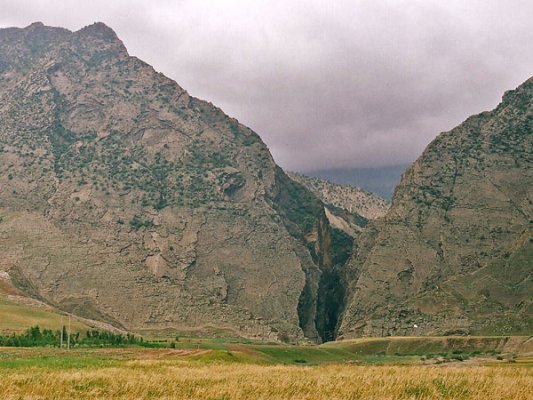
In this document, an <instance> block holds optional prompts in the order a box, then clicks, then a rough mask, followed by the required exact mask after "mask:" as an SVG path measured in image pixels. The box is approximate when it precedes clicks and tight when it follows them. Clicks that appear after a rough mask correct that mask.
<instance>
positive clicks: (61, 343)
mask: <svg viewBox="0 0 533 400" xmlns="http://www.w3.org/2000/svg"><path fill="white" fill-rule="evenodd" d="M64 328H65V325H63V316H61V333H60V334H59V348H60V349H62V348H63V329H64Z"/></svg>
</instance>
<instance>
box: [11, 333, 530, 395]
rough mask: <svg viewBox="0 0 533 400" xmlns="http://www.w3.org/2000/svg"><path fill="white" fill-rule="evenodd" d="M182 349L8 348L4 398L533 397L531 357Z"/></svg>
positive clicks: (297, 348)
mask: <svg viewBox="0 0 533 400" xmlns="http://www.w3.org/2000/svg"><path fill="white" fill-rule="evenodd" d="M183 347H184V348H182V349H180V348H178V349H140V348H124V349H75V350H71V351H70V352H67V351H65V350H59V349H42V348H41V349H37V348H34V349H17V348H2V349H0V382H1V385H0V398H1V399H4V400H15V399H58V400H61V399H128V400H129V399H211V400H214V399H219V400H222V399H224V400H226V399H227V400H229V399H232V400H239V399H243V400H244V399H246V400H248V399H265V400H266V399H313V400H321V399H328V400H333V399H343V400H344V399H380V400H386V399H472V400H477V399H479V400H481V399H483V400H486V399H501V400H504V399H509V400H510V399H513V400H514V399H524V400H527V399H533V357H531V356H528V355H518V356H511V357H510V358H508V357H507V356H504V357H502V356H500V355H498V356H494V355H493V356H488V355H480V356H477V357H473V358H468V359H465V360H464V361H459V360H457V359H448V361H447V362H439V360H440V358H437V359H430V360H428V359H427V358H426V357H422V358H421V357H418V356H417V357H415V356H390V357H389V356H387V355H383V356H360V357H359V358H357V357H354V358H353V359H352V360H344V361H342V362H341V361H339V360H340V359H339V358H337V357H341V352H340V349H337V350H339V353H335V351H333V353H331V354H330V352H331V349H329V350H328V349H327V346H326V349H325V350H324V347H322V346H320V347H317V346H312V347H309V348H308V349H307V350H306V347H305V346H266V345H264V346H262V345H246V344H230V345H227V346H219V348H216V347H217V346H211V347H212V348H205V346H200V345H198V346H196V347H195V348H192V347H194V346H186V345H185V344H183ZM186 347H189V348H186ZM323 351H326V353H323V354H322V355H320V354H319V353H320V352H323ZM327 354H330V356H327ZM296 357H300V358H296ZM335 360H337V361H335Z"/></svg>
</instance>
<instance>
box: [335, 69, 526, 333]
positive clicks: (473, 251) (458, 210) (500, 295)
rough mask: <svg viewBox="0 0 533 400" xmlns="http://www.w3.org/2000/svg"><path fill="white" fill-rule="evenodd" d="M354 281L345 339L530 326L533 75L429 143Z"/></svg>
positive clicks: (368, 245) (361, 248) (377, 226)
mask: <svg viewBox="0 0 533 400" xmlns="http://www.w3.org/2000/svg"><path fill="white" fill-rule="evenodd" d="M345 282H346V284H347V286H348V287H349V288H348V295H347V298H346V306H345V312H344V316H343V318H342V321H341V324H340V327H339V333H340V335H341V336H344V337H354V336H359V335H377V336H382V335H429V334H431V335H436V334H450V333H470V334H476V333H479V334H513V333H514V334H518V333H527V334H530V333H531V330H532V329H533V78H532V79H530V80H528V81H527V82H525V83H524V84H523V85H521V86H520V87H519V88H517V89H516V90H513V91H510V92H507V93H506V94H505V95H504V97H503V101H502V103H501V104H500V105H499V106H498V107H496V109H494V110H493V111H491V112H484V113H481V114H479V115H476V116H473V117H471V118H469V119H467V120H466V121H465V122H464V123H463V124H462V125H460V126H458V127H457V128H455V129H453V130H451V131H450V132H447V133H443V134H441V135H440V136H439V137H437V139H435V140H434V141H433V142H432V143H431V144H430V145H429V146H428V147H427V149H426V150H425V151H424V153H423V155H422V156H421V157H420V158H419V159H418V160H417V161H416V162H415V163H414V164H413V165H412V166H411V167H410V168H409V169H408V170H407V171H406V173H405V174H404V175H403V177H402V181H401V183H400V185H399V186H398V187H397V189H396V191H395V194H394V198H393V202H392V207H391V209H390V211H389V212H388V214H387V216H386V217H385V218H383V219H381V220H378V221H375V222H372V223H371V224H370V225H369V227H368V228H367V229H366V231H365V232H364V233H363V235H361V237H360V240H359V242H358V245H357V251H356V254H355V255H354V256H353V258H352V259H351V261H350V262H349V265H348V267H347V273H346V276H345Z"/></svg>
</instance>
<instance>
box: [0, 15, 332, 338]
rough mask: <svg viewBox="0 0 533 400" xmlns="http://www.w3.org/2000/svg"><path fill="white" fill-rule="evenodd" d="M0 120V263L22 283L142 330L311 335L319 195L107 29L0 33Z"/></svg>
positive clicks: (325, 235) (322, 248) (325, 251)
mask: <svg viewBox="0 0 533 400" xmlns="http://www.w3.org/2000/svg"><path fill="white" fill-rule="evenodd" d="M0 118H1V124H0V253H1V254H2V257H1V260H0V270H1V271H5V272H7V273H8V274H9V275H10V277H11V279H12V281H13V282H15V283H16V284H17V286H18V287H19V288H22V289H24V290H25V292H26V293H30V294H32V295H33V296H34V297H36V298H39V299H40V300H42V301H45V302H47V303H49V304H52V305H54V306H57V307H59V308H61V309H64V310H69V311H72V312H74V313H77V314H79V315H81V316H83V317H87V318H93V319H99V320H102V321H106V322H109V323H112V324H114V325H115V326H122V327H125V328H127V329H130V330H135V331H141V332H142V331H143V330H147V329H149V330H151V331H154V330H163V329H170V330H175V331H180V332H181V331H190V330H194V331H195V332H197V333H207V332H210V331H215V332H218V333H220V332H222V331H226V332H227V333H228V334H230V335H242V336H247V337H264V338H271V339H295V338H302V337H303V335H304V334H305V335H306V336H307V337H308V338H311V339H317V338H319V336H320V332H319V330H320V329H319V330H317V325H316V321H315V317H316V310H317V298H318V290H319V287H318V286H319V283H318V281H319V279H320V276H321V274H322V270H325V269H327V268H330V261H329V260H330V259H331V257H332V256H331V254H330V246H329V245H327V243H329V240H330V239H329V224H328V222H327V220H326V218H325V215H324V211H323V207H322V203H321V202H320V201H319V200H318V199H317V198H316V197H315V196H313V195H312V194H310V193H309V192H308V191H307V190H306V189H305V188H303V187H302V186H301V185H298V184H294V183H292V181H290V180H289V179H288V178H287V177H286V176H285V174H284V172H283V171H282V170H281V169H279V167H277V166H276V165H275V163H274V161H273V159H272V157H271V155H270V153H269V152H268V149H267V148H266V146H265V145H264V143H263V142H262V141H261V139H260V138H259V137H258V136H257V135H256V134H255V133H254V132H252V131H251V130H250V129H248V128H246V127H245V126H243V125H241V124H239V122H238V121H237V120H235V119H232V118H229V117H228V116H226V115H225V114H224V113H223V112H222V111H221V110H220V109H218V108H216V107H215V106H213V105H212V104H210V103H207V102H204V101H201V100H198V99H195V98H193V97H191V96H190V95H189V94H188V93H187V92H186V91H185V90H184V89H182V88H181V87H180V86H178V84H176V83H175V82H174V81H172V80H170V79H168V78H166V77H165V76H164V75H162V74H160V73H157V72H156V71H154V69H153V68H152V67H151V66H149V65H148V64H146V63H144V62H142V61H141V60H139V59H137V58H135V57H131V56H129V55H128V52H127V50H126V48H125V47H124V45H123V43H122V42H121V41H120V40H119V39H118V38H117V36H116V35H115V33H114V32H113V31H112V30H111V29H110V28H108V27H107V26H105V25H104V24H101V23H98V24H94V25H91V26H89V27H86V28H84V29H81V30H80V31H77V32H70V31H68V30H65V29H60V28H51V27H46V26H43V25H42V24H39V23H37V24H33V25H31V26H29V27H27V28H25V29H18V28H10V29H3V30H0ZM289 191H290V192H291V193H292V194H293V195H295V196H299V197H297V198H293V199H291V200H290V201H289V200H287V195H286V194H287V192H289ZM302 199H303V200H302Z"/></svg>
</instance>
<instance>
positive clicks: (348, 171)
mask: <svg viewBox="0 0 533 400" xmlns="http://www.w3.org/2000/svg"><path fill="white" fill-rule="evenodd" d="M408 166H409V165H408V164H401V165H393V166H386V167H374V168H371V167H368V168H345V169H324V170H316V171H308V172H306V173H305V175H307V176H313V177H317V178H321V179H326V180H328V181H330V182H333V183H336V184H339V185H350V186H357V187H360V188H363V189H364V190H367V191H369V192H371V193H375V194H377V195H378V196H381V197H383V198H384V199H386V200H388V201H390V200H391V199H392V195H393V193H394V188H395V187H396V185H398V183H400V178H401V175H402V173H403V172H404V171H405V170H406V169H407V167H408Z"/></svg>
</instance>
